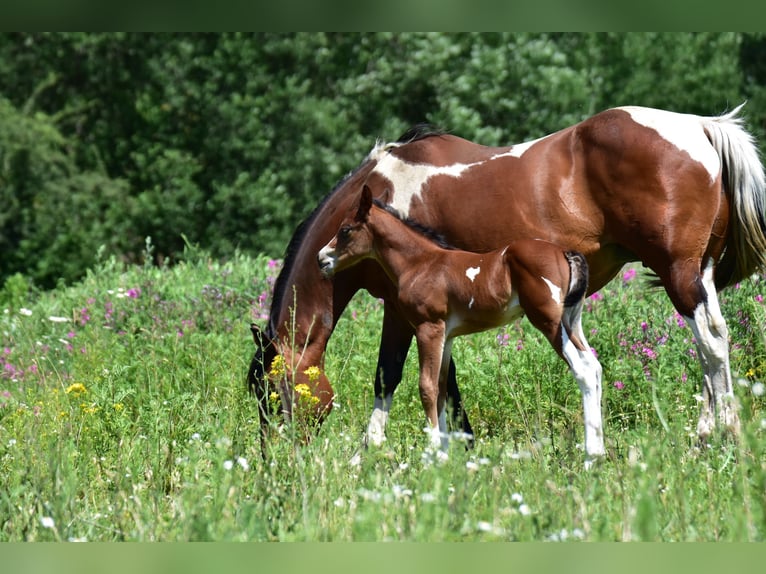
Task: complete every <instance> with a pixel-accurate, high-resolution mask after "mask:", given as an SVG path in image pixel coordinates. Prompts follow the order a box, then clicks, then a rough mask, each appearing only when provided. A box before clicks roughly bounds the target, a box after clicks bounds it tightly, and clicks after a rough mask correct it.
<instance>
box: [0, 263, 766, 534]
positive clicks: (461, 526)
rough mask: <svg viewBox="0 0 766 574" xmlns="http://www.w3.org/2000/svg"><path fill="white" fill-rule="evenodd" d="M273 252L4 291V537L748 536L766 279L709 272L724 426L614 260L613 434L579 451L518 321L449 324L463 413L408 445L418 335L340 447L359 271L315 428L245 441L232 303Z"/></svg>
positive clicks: (608, 406)
mask: <svg viewBox="0 0 766 574" xmlns="http://www.w3.org/2000/svg"><path fill="white" fill-rule="evenodd" d="M277 271H278V267H277V265H276V264H275V262H273V261H269V260H268V259H266V258H264V257H247V256H244V255H241V254H240V255H237V256H236V257H234V258H233V259H232V260H231V261H229V262H219V261H214V260H210V259H209V258H208V257H207V256H206V254H205V253H203V252H199V251H196V250H194V249H189V250H188V252H187V257H186V259H185V260H184V261H182V262H180V263H179V264H177V265H175V266H173V267H162V268H156V267H141V266H135V267H133V266H130V267H128V266H124V265H122V264H119V263H118V262H116V261H114V260H109V261H105V262H103V263H101V264H100V265H99V266H98V268H96V269H95V270H93V271H92V272H89V273H88V275H87V277H86V278H85V279H84V280H83V281H81V282H79V283H78V284H76V285H73V286H70V287H63V286H62V287H60V288H58V289H56V290H53V291H49V292H36V291H35V290H34V289H31V288H30V287H29V286H28V285H27V283H26V281H25V280H24V279H23V278H22V277H14V278H12V279H11V280H10V281H9V282H7V283H6V285H5V287H4V288H3V290H2V291H0V311H2V310H3V309H4V310H5V311H4V313H2V315H0V361H1V362H0V369H1V370H0V483H1V484H2V485H3V488H2V489H1V490H0V540H2V541H25V540H28V541H35V540H41V541H55V540H62V541H66V540H88V541H120V540H129V541H155V540H156V541H177V540H183V541H185V540H197V541H201V540H242V541H244V540H259V541H265V540H280V541H289V540H299V541H302V540H312V541H313V540H319V541H346V540H364V541H379V540H406V541H458V540H460V541H481V540H512V541H515V540H520V541H544V540H550V541H572V540H588V541H619V540H658V541H677V540H678V541H680V540H683V541H694V540H701V541H714V540H727V541H750V540H752V541H761V540H763V539H764V538H766V452H765V450H764V432H766V428H765V427H766V415H765V414H764V403H763V401H764V398H763V396H762V395H763V389H764V387H763V384H762V383H761V382H760V381H762V380H763V379H764V375H766V347H765V346H764V338H763V332H764V324H765V323H766V318H765V317H764V312H765V309H766V308H765V307H764V303H763V302H762V295H763V293H764V291H766V283H764V281H763V280H762V279H761V278H756V279H755V280H753V281H750V282H748V283H743V284H742V285H739V286H737V287H736V288H731V289H729V290H727V291H725V292H724V293H723V295H722V307H723V311H724V314H725V315H726V317H727V320H728V323H729V328H730V338H731V343H732V370H733V373H734V374H735V377H736V380H737V385H736V389H735V391H736V394H737V397H738V399H739V401H740V403H741V417H742V421H743V431H744V432H743V436H742V439H741V440H740V441H739V442H732V441H727V440H725V439H722V438H720V437H714V438H713V440H712V443H711V445H709V446H707V447H703V448H699V447H698V445H697V441H696V437H695V436H694V429H695V426H696V420H697V414H698V404H697V401H696V399H695V396H696V395H697V394H698V393H699V379H700V370H699V366H698V363H697V359H696V357H695V356H694V349H693V342H692V340H691V332H690V330H689V329H688V328H686V327H682V326H681V325H680V323H681V322H682V321H681V320H680V318H679V317H678V316H677V315H676V314H675V313H674V311H673V309H672V307H671V306H670V304H669V302H668V300H667V298H666V297H665V296H664V294H663V293H662V292H659V291H652V290H647V289H646V288H645V287H644V285H643V283H642V282H640V280H639V279H638V278H636V277H635V276H634V272H633V271H632V270H628V271H626V274H625V275H624V276H621V277H618V278H616V279H615V281H614V282H613V283H612V284H610V285H609V286H607V287H606V288H605V289H604V290H603V291H602V292H601V295H599V296H594V297H592V298H591V299H589V301H588V307H589V312H588V313H586V315H585V317H584V325H585V329H586V333H588V336H589V339H590V343H591V344H592V346H593V347H594V348H595V349H597V352H598V355H599V358H600V360H601V361H602V364H603V366H604V400H603V406H604V415H605V431H606V440H607V450H608V456H607V458H606V459H605V460H604V461H602V462H601V463H600V464H599V465H598V466H597V468H596V469H594V470H593V471H591V472H585V471H584V470H583V460H584V453H583V451H582V444H581V443H582V411H581V402H580V394H579V391H578V389H577V386H576V384H575V383H574V380H573V379H572V378H571V376H570V375H569V373H568V372H567V370H566V368H565V365H564V364H563V362H561V361H560V360H559V359H558V358H557V357H556V356H555V354H554V353H553V351H552V350H550V349H549V348H548V346H547V343H545V342H544V341H543V338H542V336H540V335H539V334H538V333H537V332H536V331H535V330H534V329H533V328H532V327H531V326H530V325H529V323H527V322H526V321H522V322H521V323H518V324H516V325H513V326H509V327H507V328H506V329H502V330H498V331H492V332H487V333H484V334H481V335H476V336H473V337H465V338H462V339H459V340H458V341H457V342H456V344H455V346H454V353H455V358H456V362H457V366H458V377H459V382H460V385H461V388H462V390H463V392H464V395H465V402H466V406H467V408H468V410H469V415H470V416H471V418H472V422H473V424H474V427H475V430H476V432H477V442H476V446H475V448H474V449H472V450H466V449H465V448H464V446H463V445H462V444H461V443H460V442H459V441H455V443H454V444H453V445H452V447H451V450H450V457H449V460H447V461H446V462H442V463H439V462H434V461H433V460H431V459H429V458H428V457H424V454H423V453H424V447H425V446H426V444H427V438H426V435H425V434H424V433H423V426H424V417H423V414H422V408H421V406H420V401H419V398H418V393H417V385H416V384H415V381H416V379H417V366H416V353H415V351H414V349H413V351H412V352H411V355H410V357H408V361H407V364H406V367H405V381H404V382H403V383H402V385H401V387H400V389H399V391H398V392H397V395H396V399H395V401H394V407H393V410H392V413H391V421H390V423H389V427H388V440H387V442H386V444H385V446H384V447H383V448H381V449H379V450H373V451H369V452H367V453H366V454H365V456H364V457H363V461H362V464H361V466H359V467H352V466H350V465H349V464H348V461H349V459H350V458H351V457H352V455H353V454H354V453H355V452H356V450H357V448H358V446H359V442H360V438H361V434H362V431H363V429H364V428H365V427H366V424H367V420H368V417H369V414H370V412H371V408H372V398H373V397H372V384H371V377H372V374H373V370H374V365H375V358H376V356H377V349H378V337H379V329H380V323H381V317H382V308H381V305H380V304H379V302H378V301H375V300H374V299H372V298H370V297H369V296H368V295H366V294H361V293H360V294H359V295H357V297H356V298H355V299H354V300H353V302H352V305H351V306H350V308H349V309H348V310H347V312H346V313H345V314H344V316H343V318H342V319H341V321H340V323H339V325H338V329H337V330H336V333H335V334H334V336H333V338H332V339H331V342H330V345H329V347H328V357H327V365H326V366H327V371H328V372H327V374H328V376H329V378H330V380H331V381H333V383H334V386H335V390H336V392H337V399H336V403H337V408H336V409H335V410H334V411H333V414H332V415H331V416H330V418H329V419H328V421H327V423H326V424H325V426H324V427H323V428H322V430H321V432H320V434H319V436H318V437H317V438H316V439H315V440H314V441H313V442H312V443H311V444H309V445H305V446H302V445H300V444H299V443H298V442H297V441H294V440H291V437H290V434H291V430H290V429H289V428H287V429H285V430H284V431H283V433H282V435H280V436H277V437H275V438H274V439H273V440H272V441H271V443H270V447H269V450H270V452H269V457H268V462H264V461H263V460H262V459H261V456H260V447H259V440H258V420H257V409H256V406H255V404H254V402H253V400H252V399H250V398H249V397H248V395H247V393H246V389H245V374H246V371H247V367H248V363H249V360H250V357H251V355H252V350H253V347H252V339H251V336H250V333H249V329H248V325H249V323H250V321H251V320H256V321H262V320H263V316H264V313H265V312H266V311H267V305H268V301H267V297H268V292H269V289H270V285H271V284H272V283H273V279H274V276H275V274H276V273H277Z"/></svg>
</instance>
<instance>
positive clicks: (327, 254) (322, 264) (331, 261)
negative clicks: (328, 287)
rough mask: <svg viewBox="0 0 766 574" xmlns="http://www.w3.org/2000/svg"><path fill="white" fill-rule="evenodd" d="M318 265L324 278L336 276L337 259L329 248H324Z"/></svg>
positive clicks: (319, 256) (318, 258)
mask: <svg viewBox="0 0 766 574" xmlns="http://www.w3.org/2000/svg"><path fill="white" fill-rule="evenodd" d="M317 263H318V264H319V271H320V273H322V275H323V276H324V277H332V276H333V275H335V258H334V257H333V256H332V255H331V250H329V249H327V247H324V248H322V250H321V251H320V252H319V255H317Z"/></svg>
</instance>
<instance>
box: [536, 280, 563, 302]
mask: <svg viewBox="0 0 766 574" xmlns="http://www.w3.org/2000/svg"><path fill="white" fill-rule="evenodd" d="M541 279H542V280H543V281H545V284H546V285H548V289H550V290H551V298H552V299H553V300H554V301H555V302H556V304H560V303H561V287H559V286H557V285H555V284H554V283H553V282H552V281H550V280H549V279H546V278H545V277H541Z"/></svg>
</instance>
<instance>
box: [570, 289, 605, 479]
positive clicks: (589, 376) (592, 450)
mask: <svg viewBox="0 0 766 574" xmlns="http://www.w3.org/2000/svg"><path fill="white" fill-rule="evenodd" d="M562 323H563V325H562V328H561V355H562V357H564V360H565V361H566V362H567V364H568V365H569V369H570V370H571V371H572V374H573V375H574V378H575V380H576V381H577V386H579V387H580V392H581V393H582V406H583V421H584V423H585V455H586V459H585V466H586V468H588V467H590V466H591V464H592V463H593V461H594V460H595V459H597V458H599V457H602V456H604V454H605V452H606V451H605V449H604V425H603V421H602V418H601V390H602V389H601V376H602V368H601V363H599V361H598V359H597V358H596V356H595V355H594V354H593V352H592V351H591V350H590V345H589V344H588V341H587V340H586V339H585V333H584V332H583V330H582V301H579V302H578V303H577V304H576V305H573V306H572V307H566V308H564V316H563V319H562ZM576 342H579V343H580V345H577V344H576Z"/></svg>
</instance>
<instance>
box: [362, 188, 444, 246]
mask: <svg viewBox="0 0 766 574" xmlns="http://www.w3.org/2000/svg"><path fill="white" fill-rule="evenodd" d="M372 202H373V203H374V204H375V205H377V206H378V207H380V208H381V209H382V210H384V211H386V212H388V213H390V214H391V215H393V216H394V217H396V219H398V220H399V221H401V222H402V223H404V224H405V225H406V226H407V227H409V228H410V229H412V230H413V231H415V232H417V233H419V234H420V235H422V236H423V237H425V238H426V239H428V240H429V241H431V242H432V243H435V244H436V245H438V246H439V247H441V248H442V249H449V250H454V249H455V246H454V245H451V244H450V243H448V242H447V240H446V239H445V238H444V236H443V235H442V234H441V233H439V232H438V231H436V230H434V229H433V228H431V227H428V226H426V225H423V224H422V223H420V222H418V221H415V220H414V219H412V218H410V217H404V216H403V215H402V214H401V213H399V211H397V210H396V209H395V208H394V207H393V206H391V205H386V204H384V203H383V202H382V201H380V200H378V199H373V200H372Z"/></svg>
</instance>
